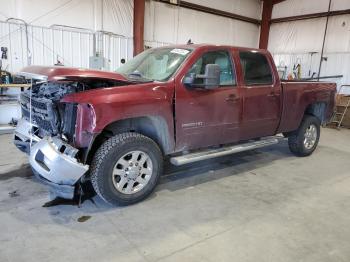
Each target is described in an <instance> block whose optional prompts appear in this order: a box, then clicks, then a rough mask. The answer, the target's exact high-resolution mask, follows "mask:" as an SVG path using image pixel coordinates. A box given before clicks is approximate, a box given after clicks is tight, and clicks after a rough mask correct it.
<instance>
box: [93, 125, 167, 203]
mask: <svg viewBox="0 0 350 262" xmlns="http://www.w3.org/2000/svg"><path fill="white" fill-rule="evenodd" d="M133 141H138V142H143V141H146V142H147V143H151V144H153V146H154V147H155V150H156V151H158V152H157V153H158V155H159V159H157V160H158V161H161V164H160V168H159V170H158V171H159V172H158V173H159V174H156V176H158V177H157V182H158V179H159V176H160V173H161V172H162V167H163V164H162V161H163V158H162V153H161V150H160V149H159V147H158V145H157V144H156V143H155V142H154V141H153V140H152V139H150V138H148V137H146V136H144V135H141V134H139V133H134V132H128V133H122V134H118V135H116V136H113V137H111V138H109V139H108V140H107V141H105V142H104V143H103V144H102V145H101V146H100V148H99V149H98V150H97V151H96V153H95V155H94V158H93V160H92V163H91V171H90V175H91V176H90V177H91V184H92V186H93V188H94V190H95V192H96V193H97V195H98V196H99V197H100V198H102V199H103V200H104V201H105V202H108V203H110V204H112V205H129V204H134V203H136V202H139V201H141V200H142V199H144V198H146V197H147V196H148V195H149V194H150V193H152V191H153V189H154V187H155V185H154V187H153V188H152V189H151V190H150V191H149V192H147V193H146V195H145V196H141V197H138V199H135V200H132V201H123V200H121V199H114V198H112V197H110V196H109V195H108V194H107V193H106V192H105V190H104V188H103V187H101V185H102V184H103V181H102V180H103V179H105V178H104V177H103V176H102V175H101V171H102V170H101V169H103V164H104V162H105V160H106V157H107V156H108V155H109V154H111V152H112V150H113V149H116V148H120V147H121V146H123V145H125V144H126V143H128V142H133Z"/></svg>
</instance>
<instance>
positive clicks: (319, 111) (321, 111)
mask: <svg viewBox="0 0 350 262" xmlns="http://www.w3.org/2000/svg"><path fill="white" fill-rule="evenodd" d="M326 110H327V103H326V102H316V103H311V104H309V105H308V106H306V108H305V111H304V115H312V116H314V117H316V118H317V119H318V120H320V122H321V124H323V123H324V122H325V121H326Z"/></svg>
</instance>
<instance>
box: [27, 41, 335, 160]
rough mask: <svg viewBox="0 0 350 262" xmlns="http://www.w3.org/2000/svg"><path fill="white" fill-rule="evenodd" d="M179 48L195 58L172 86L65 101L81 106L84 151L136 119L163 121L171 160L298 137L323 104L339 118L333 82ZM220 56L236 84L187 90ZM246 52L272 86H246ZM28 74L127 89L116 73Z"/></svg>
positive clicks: (134, 87)
mask: <svg viewBox="0 0 350 262" xmlns="http://www.w3.org/2000/svg"><path fill="white" fill-rule="evenodd" d="M175 47H176V48H187V49H188V48H192V49H193V51H192V52H191V54H190V55H189V57H188V58H187V59H186V60H185V61H184V63H183V64H182V66H181V67H180V68H179V69H178V70H177V72H176V73H175V74H174V76H173V77H172V78H171V79H169V80H168V81H166V82H150V83H131V82H129V83H128V85H124V86H116V87H108V88H100V89H94V90H88V91H84V92H80V93H74V94H70V95H67V96H65V97H64V98H63V99H62V102H74V103H78V104H79V107H78V117H77V125H76V145H77V147H88V145H89V143H91V139H92V137H93V136H96V135H97V134H99V133H100V132H102V130H103V129H104V128H105V127H106V126H108V125H110V124H111V123H114V122H116V121H119V120H123V119H129V118H136V117H157V118H161V119H163V120H164V122H165V123H166V125H167V132H168V134H167V135H168V136H167V137H168V138H169V139H170V140H171V141H168V143H169V144H170V145H171V147H170V148H171V149H170V150H169V152H167V153H173V152H179V151H182V150H185V149H186V150H190V149H198V148H201V147H207V146H213V145H219V144H225V143H234V142H238V141H241V140H246V139H251V138H258V137H263V136H269V135H275V134H276V133H280V132H290V131H294V130H296V129H297V128H298V126H299V124H300V122H301V120H302V118H303V115H304V113H305V110H306V108H307V107H308V106H309V105H311V104H313V103H316V102H325V104H326V106H327V107H326V109H325V110H326V114H325V116H326V118H329V117H330V116H331V114H332V112H333V107H334V95H335V90H336V85H335V84H334V83H322V82H312V83H310V82H282V83H281V81H280V79H279V77H278V73H277V70H276V67H275V65H274V62H273V59H272V56H271V55H270V53H269V52H267V51H266V50H258V49H249V48H239V47H230V46H214V45H186V46H175ZM214 50H227V51H228V52H229V53H230V54H231V59H232V63H233V64H234V67H235V73H236V80H237V84H236V85H234V86H225V87H220V88H218V89H214V90H204V89H202V90H200V89H189V88H187V87H186V86H185V85H184V84H183V83H182V81H183V78H184V76H185V75H186V73H187V72H188V70H189V69H190V68H191V66H192V64H193V63H194V62H195V61H196V60H197V59H198V58H199V57H200V56H201V55H202V54H204V53H205V52H207V51H214ZM241 50H244V51H253V52H259V53H261V54H263V55H265V56H266V57H267V59H268V62H269V64H270V67H271V70H272V73H273V83H272V84H271V85H259V86H247V85H246V84H245V83H244V80H243V73H242V67H241V64H240V59H239V55H238V52H239V51H241ZM29 69H30V71H31V72H32V73H37V74H44V75H48V79H49V80H50V81H55V80H59V79H74V78H81V79H83V78H85V77H86V78H101V79H112V80H118V81H123V82H128V80H127V79H126V78H124V77H123V76H121V75H119V74H116V73H112V72H103V71H96V70H80V69H73V68H65V67H60V68H57V67H55V68H52V67H51V68H50V67H30V68H29ZM26 71H28V69H27V70H26ZM175 134H176V137H175Z"/></svg>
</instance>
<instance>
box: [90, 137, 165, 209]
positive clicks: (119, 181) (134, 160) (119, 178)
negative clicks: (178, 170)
mask: <svg viewBox="0 0 350 262" xmlns="http://www.w3.org/2000/svg"><path fill="white" fill-rule="evenodd" d="M162 167H163V156H162V153H161V151H160V149H159V147H158V145H157V144H156V143H155V142H154V141H153V140H152V139H150V138H148V137H145V136H143V135H141V134H138V133H123V134H119V135H116V136H114V137H112V138H110V139H108V140H107V141H106V142H104V143H103V144H102V146H101V147H100V148H99V149H98V150H97V152H96V154H95V156H94V159H93V161H92V164H91V182H92V185H93V187H94V190H95V191H96V193H97V194H98V195H99V196H100V197H101V198H102V199H103V200H105V201H106V202H108V203H110V204H113V205H129V204H134V203H136V202H139V201H141V200H143V199H145V198H146V197H147V196H148V195H149V194H151V193H152V191H153V190H154V188H155V187H156V185H157V182H158V180H159V177H160V174H161V173H162Z"/></svg>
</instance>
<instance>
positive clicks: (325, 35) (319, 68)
mask: <svg viewBox="0 0 350 262" xmlns="http://www.w3.org/2000/svg"><path fill="white" fill-rule="evenodd" d="M331 4H332V0H329V4H328V15H327V19H326V25H325V28H324V34H323V41H322V50H321V58H320V65H319V67H318V74H317V78H318V81H320V74H321V69H322V62H323V52H324V45H325V42H326V37H327V29H328V20H329V12H330V11H331Z"/></svg>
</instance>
